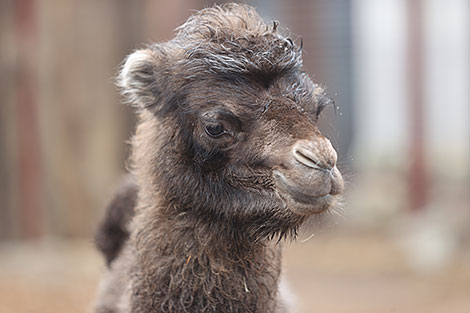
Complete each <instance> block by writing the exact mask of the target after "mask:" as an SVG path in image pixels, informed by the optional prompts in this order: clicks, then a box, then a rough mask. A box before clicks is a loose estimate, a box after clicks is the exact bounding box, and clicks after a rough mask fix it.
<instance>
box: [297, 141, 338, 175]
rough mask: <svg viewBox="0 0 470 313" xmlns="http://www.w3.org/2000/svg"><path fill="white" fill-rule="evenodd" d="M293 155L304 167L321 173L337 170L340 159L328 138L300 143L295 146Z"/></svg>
mask: <svg viewBox="0 0 470 313" xmlns="http://www.w3.org/2000/svg"><path fill="white" fill-rule="evenodd" d="M292 154H293V157H294V159H295V160H296V161H297V162H299V163H301V164H302V165H305V166H307V167H310V168H313V169H316V170H321V171H331V170H332V169H333V168H335V166H336V160H337V158H338V156H337V154H336V150H335V149H334V148H333V146H332V145H331V143H330V141H329V140H328V139H326V138H321V139H318V140H314V141H304V140H302V141H299V142H297V144H296V145H294V147H293V150H292Z"/></svg>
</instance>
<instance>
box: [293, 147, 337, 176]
mask: <svg viewBox="0 0 470 313" xmlns="http://www.w3.org/2000/svg"><path fill="white" fill-rule="evenodd" d="M293 155H294V158H295V159H296V160H297V161H298V162H299V163H301V164H303V165H305V166H307V167H310V168H313V169H316V170H328V171H329V170H331V169H332V168H333V167H334V165H333V166H331V161H330V160H329V162H322V161H321V160H319V159H318V158H317V157H316V156H315V153H314V152H312V151H311V150H310V149H307V148H304V147H302V146H297V147H295V148H294V151H293Z"/></svg>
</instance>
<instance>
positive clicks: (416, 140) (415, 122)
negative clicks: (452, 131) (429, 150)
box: [407, 0, 428, 212]
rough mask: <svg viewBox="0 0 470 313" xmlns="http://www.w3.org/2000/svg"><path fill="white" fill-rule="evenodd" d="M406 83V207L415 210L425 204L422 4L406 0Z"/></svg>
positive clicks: (426, 186) (426, 199)
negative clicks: (407, 171) (408, 111)
mask: <svg viewBox="0 0 470 313" xmlns="http://www.w3.org/2000/svg"><path fill="white" fill-rule="evenodd" d="M407 4H408V6H407V12H408V64H407V65H408V83H409V101H410V123H411V125H410V139H411V140H410V144H411V147H410V155H409V158H410V168H409V197H410V198H409V201H410V202H409V205H410V206H409V208H410V210H411V211H413V212H415V211H419V210H421V209H423V208H424V207H425V205H426V204H427V201H428V194H427V192H428V181H427V173H426V158H425V135H424V99H423V61H424V60H423V58H424V53H423V19H422V14H423V10H422V1H421V0H408V1H407Z"/></svg>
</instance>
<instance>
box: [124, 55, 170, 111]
mask: <svg viewBox="0 0 470 313" xmlns="http://www.w3.org/2000/svg"><path fill="white" fill-rule="evenodd" d="M162 58H163V56H162V55H160V56H159V55H158V53H156V51H154V50H150V49H142V50H137V51H134V52H133V53H132V54H131V55H129V56H128V57H127V58H126V59H125V61H124V65H123V66H122V68H121V71H120V72H119V76H118V79H117V83H118V86H119V87H120V88H121V94H122V96H123V97H124V101H126V102H128V103H129V104H131V105H133V106H135V107H137V108H139V109H143V108H150V107H152V106H153V105H154V104H155V103H156V100H157V93H158V86H157V83H156V82H157V80H158V73H157V72H158V68H159V67H160V64H161V63H162Z"/></svg>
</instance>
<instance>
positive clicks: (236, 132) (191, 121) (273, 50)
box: [96, 4, 343, 313]
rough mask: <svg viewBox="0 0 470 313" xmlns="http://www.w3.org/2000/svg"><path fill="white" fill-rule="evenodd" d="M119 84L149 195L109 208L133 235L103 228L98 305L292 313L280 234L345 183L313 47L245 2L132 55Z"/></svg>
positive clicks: (122, 312) (326, 203)
mask: <svg viewBox="0 0 470 313" xmlns="http://www.w3.org/2000/svg"><path fill="white" fill-rule="evenodd" d="M118 84H119V86H120V87H121V90H122V94H123V96H124V99H125V101H127V102H129V103H131V104H132V105H133V106H135V107H136V108H137V112H138V115H139V123H138V127H137V130H136V134H135V136H134V138H133V141H132V162H131V167H132V173H133V175H134V176H135V177H136V179H137V182H136V185H135V189H134V192H135V193H137V191H138V196H137V198H136V200H135V210H131V212H135V216H133V217H132V215H129V214H123V213H119V210H122V209H123V208H122V206H119V205H111V206H110V208H109V210H111V211H112V210H117V211H118V213H119V214H118V213H113V214H108V216H111V217H112V216H118V217H122V216H124V217H129V219H130V218H132V222H131V223H130V226H129V230H128V231H129V232H130V238H129V239H128V240H126V237H125V236H113V235H112V234H111V233H110V232H109V231H108V229H114V228H113V227H109V224H112V223H113V222H112V221H111V222H110V223H104V224H103V225H107V226H108V228H102V229H101V235H100V236H98V239H99V241H105V240H106V238H108V239H109V240H110V241H113V242H114V244H111V245H109V244H100V245H99V246H101V247H108V246H110V247H113V249H112V252H113V253H114V254H113V255H112V256H110V254H109V253H108V252H107V251H105V250H104V249H102V250H103V251H104V253H105V254H106V255H107V257H108V260H109V261H110V264H111V267H110V272H109V274H108V278H106V279H105V280H104V281H103V284H102V288H101V292H100V297H99V299H100V300H99V302H98V305H97V309H96V311H97V312H103V313H104V312H116V313H117V312H119V313H127V312H133V313H148V312H281V311H283V310H284V307H283V305H282V301H281V300H280V298H279V296H278V284H279V274H280V243H279V242H278V238H282V237H284V236H287V235H289V234H292V235H294V234H295V233H296V229H297V227H299V225H301V224H302V223H303V222H304V221H305V219H307V218H308V217H309V216H311V215H312V214H317V213H320V212H323V211H325V210H327V209H328V208H330V207H331V206H333V205H334V203H335V201H336V196H337V195H338V194H340V193H341V192H342V188H343V187H342V184H343V183H342V178H341V174H340V173H339V171H338V169H337V168H336V152H335V151H334V149H333V147H332V146H331V144H330V142H329V141H328V139H326V138H325V137H323V136H322V135H321V134H320V132H319V131H318V129H317V127H316V122H317V120H318V116H319V114H320V112H321V110H322V108H323V107H324V106H325V105H326V104H328V102H329V100H328V98H326V96H325V91H324V89H323V88H321V87H320V86H318V85H317V84H314V83H313V82H312V81H311V80H310V78H309V77H308V76H307V74H305V73H304V72H303V70H302V61H301V48H300V47H298V46H297V45H296V44H295V43H294V42H293V41H292V40H290V39H289V38H288V37H286V36H284V35H283V34H282V33H281V32H280V30H279V29H278V24H277V23H272V24H269V25H268V24H266V23H264V22H263V21H262V19H261V18H260V17H259V16H258V15H257V14H256V12H255V10H254V9H253V8H251V7H249V6H247V5H240V4H228V5H223V6H214V7H212V8H208V9H204V10H201V11H199V12H197V13H195V14H194V15H193V16H191V17H190V18H189V19H188V20H187V22H186V23H185V24H183V25H182V26H180V27H179V28H178V29H177V34H176V36H175V38H174V39H173V40H171V41H169V42H166V43H159V44H153V45H150V46H148V47H147V48H146V49H143V50H139V51H136V52H134V53H133V54H131V55H130V56H129V57H128V58H127V59H126V60H125V62H124V64H123V66H122V69H121V72H120V75H119V78H118ZM118 202H119V201H118V200H116V201H115V202H114V203H118ZM114 220H116V221H117V222H118V223H123V224H124V225H127V221H123V219H122V218H119V219H114ZM107 234H109V236H107ZM273 239H274V240H273ZM116 247H117V248H116ZM121 247H122V250H121V252H120V253H119V254H117V257H115V254H116V250H119V249H121Z"/></svg>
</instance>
